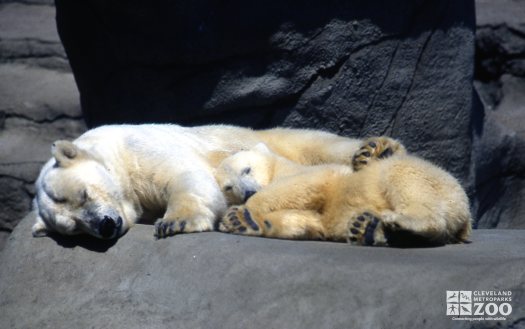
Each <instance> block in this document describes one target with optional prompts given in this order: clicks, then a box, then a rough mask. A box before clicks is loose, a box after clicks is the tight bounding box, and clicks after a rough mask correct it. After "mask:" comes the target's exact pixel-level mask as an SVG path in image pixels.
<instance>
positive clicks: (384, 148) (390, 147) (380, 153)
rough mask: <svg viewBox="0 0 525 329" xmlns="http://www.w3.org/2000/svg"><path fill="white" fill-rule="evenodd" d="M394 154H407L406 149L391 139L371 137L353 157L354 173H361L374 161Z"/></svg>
mask: <svg viewBox="0 0 525 329" xmlns="http://www.w3.org/2000/svg"><path fill="white" fill-rule="evenodd" d="M394 154H406V149H405V147H404V146H403V145H402V144H401V143H399V142H398V141H396V140H395V139H392V138H390V137H385V136H381V137H371V138H368V139H365V140H364V141H363V144H362V146H361V148H360V149H359V150H357V152H355V154H354V155H353V157H352V167H353V169H354V171H359V170H361V169H363V168H364V167H365V166H367V165H368V164H370V163H372V162H374V161H377V160H381V159H384V158H388V157H390V156H392V155H394Z"/></svg>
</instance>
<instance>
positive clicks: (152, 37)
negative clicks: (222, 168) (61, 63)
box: [56, 0, 474, 182]
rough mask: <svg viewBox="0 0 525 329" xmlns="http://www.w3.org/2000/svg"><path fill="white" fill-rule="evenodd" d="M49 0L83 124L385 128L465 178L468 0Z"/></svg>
mask: <svg viewBox="0 0 525 329" xmlns="http://www.w3.org/2000/svg"><path fill="white" fill-rule="evenodd" d="M56 4H57V22H58V29H59V33H60V36H61V39H62V41H63V43H64V45H65V48H66V51H67V54H68V57H69V59H70V62H71V65H72V68H73V72H74V73H75V76H76V79H77V82H78V86H79V89H80V93H81V99H82V108H83V113H84V114H85V118H86V120H87V122H88V124H89V125H91V126H95V125H100V124H103V123H111V122H145V121H172V122H177V123H181V124H192V125H193V124H201V123H220V122H227V123H234V124H241V125H247V126H252V127H257V128H262V127H270V126H275V125H284V126H293V127H312V128H319V129H325V130H329V131H332V132H335V133H339V134H342V135H347V136H366V135H373V134H383V133H385V134H389V135H392V136H394V137H398V138H400V139H401V140H403V142H405V143H406V144H407V145H408V148H409V149H411V150H417V151H418V152H419V153H420V154H422V155H424V156H425V157H427V158H429V159H432V160H435V161H436V162H438V163H439V164H442V165H444V166H446V167H447V168H448V169H449V170H451V171H452V172H453V173H454V174H456V175H457V176H459V177H460V178H461V179H463V181H465V182H467V176H468V173H469V161H470V144H471V141H470V139H471V135H470V131H469V126H470V120H471V117H472V104H471V98H472V88H471V81H472V75H473V72H472V70H473V65H472V58H473V51H474V32H473V31H474V3H473V1H441V0H436V1H416V0H413V1H410V0H405V1H395V2H384V1H369V2H358V3H357V2H343V1H331V0H329V1H323V2H316V3H307V4H306V3H304V2H303V1H292V2H290V1H286V2H283V1H272V2H267V1H266V2H256V3H249V4H248V3H246V2H245V1H230V2H227V3H224V2H222V1H193V2H182V1H181V2H172V3H171V4H164V5H163V6H162V7H156V6H149V5H148V6H143V5H142V4H138V5H131V4H130V5H126V6H120V5H118V4H116V3H107V2H100V1H82V2H71V1H61V0H58V1H57V2H56ZM86 13H90V14H89V15H86ZM95 22H103V24H97V23H95Z"/></svg>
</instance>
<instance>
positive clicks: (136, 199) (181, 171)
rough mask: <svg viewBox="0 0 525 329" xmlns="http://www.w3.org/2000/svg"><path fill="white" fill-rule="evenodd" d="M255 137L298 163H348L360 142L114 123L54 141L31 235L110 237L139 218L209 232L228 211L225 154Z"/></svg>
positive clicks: (160, 231)
mask: <svg viewBox="0 0 525 329" xmlns="http://www.w3.org/2000/svg"><path fill="white" fill-rule="evenodd" d="M259 142H263V143H265V144H267V145H268V146H270V147H271V148H272V149H273V150H274V151H275V152H277V153H278V154H280V155H281V156H284V157H286V158H288V159H290V160H292V161H295V162H298V163H301V164H306V165H310V164H319V163H343V164H351V161H352V159H351V157H352V154H354V153H355V152H356V151H357V150H358V148H359V144H360V142H359V140H355V139H349V138H344V137H340V136H337V135H334V134H330V133H326V132H321V131H314V130H296V129H285V128H276V129H269V130H261V131H254V130H251V129H247V128H240V127H234V126H226V125H217V126H201V127H194V128H186V127H181V126H177V125H169V124H164V125H153V124H150V125H114V126H103V127H99V128H96V129H93V130H90V131H88V132H86V133H85V134H84V135H82V136H80V137H79V138H78V139H77V140H75V141H74V142H68V141H57V142H55V143H54V145H53V147H52V154H53V158H52V159H50V160H49V161H48V162H47V163H46V164H45V165H44V167H43V169H42V171H41V173H40V175H39V177H38V179H37V181H36V191H37V194H36V197H35V199H34V202H33V203H34V209H35V210H36V213H37V220H36V223H35V224H34V226H33V235H34V236H44V235H46V234H47V233H48V232H49V231H55V232H58V233H60V234H66V235H72V234H78V233H88V234H91V235H93V236H95V237H98V238H105V239H109V238H115V237H118V236H121V235H122V234H124V232H126V231H127V230H128V229H129V227H130V226H131V225H133V224H134V223H136V222H137V221H138V220H139V219H144V220H154V219H156V218H157V220H156V222H155V236H156V237H158V238H162V237H166V236H169V235H173V234H176V233H178V232H198V231H208V230H211V229H212V228H213V226H214V222H215V220H216V219H218V218H219V217H220V216H221V215H222V214H223V213H224V211H225V210H226V201H225V198H224V196H223V194H222V192H221V189H220V188H219V186H218V184H217V183H216V181H215V179H214V175H213V173H214V167H215V166H216V165H218V164H219V163H220V162H221V161H222V160H223V159H224V158H225V157H227V156H229V155H231V154H233V153H235V152H238V151H240V150H243V149H247V148H251V147H253V146H254V145H256V144H257V143H259Z"/></svg>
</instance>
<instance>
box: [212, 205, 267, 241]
mask: <svg viewBox="0 0 525 329" xmlns="http://www.w3.org/2000/svg"><path fill="white" fill-rule="evenodd" d="M263 225H264V221H263V223H261V220H260V219H258V218H255V217H254V216H252V214H251V212H250V211H249V210H248V208H246V207H245V206H233V207H230V208H229V209H228V210H227V211H226V214H225V215H224V216H223V217H222V219H221V220H220V221H219V225H218V229H219V231H221V232H225V233H234V234H243V235H254V236H261V235H263V230H264V227H263ZM266 225H267V224H266Z"/></svg>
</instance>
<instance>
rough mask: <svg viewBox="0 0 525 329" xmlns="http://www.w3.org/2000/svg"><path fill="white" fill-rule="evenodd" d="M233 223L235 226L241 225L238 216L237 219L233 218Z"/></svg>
mask: <svg viewBox="0 0 525 329" xmlns="http://www.w3.org/2000/svg"><path fill="white" fill-rule="evenodd" d="M232 224H233V225H235V226H239V225H241V222H240V221H239V219H238V218H236V219H234V220H232Z"/></svg>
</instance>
